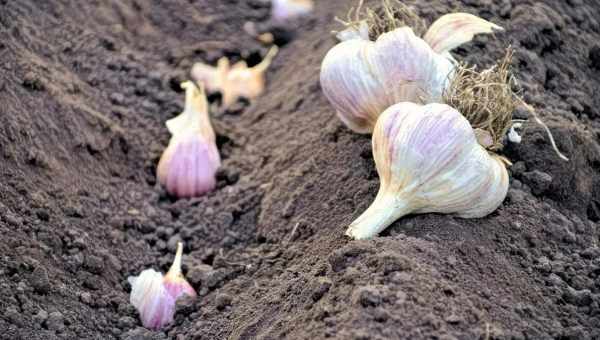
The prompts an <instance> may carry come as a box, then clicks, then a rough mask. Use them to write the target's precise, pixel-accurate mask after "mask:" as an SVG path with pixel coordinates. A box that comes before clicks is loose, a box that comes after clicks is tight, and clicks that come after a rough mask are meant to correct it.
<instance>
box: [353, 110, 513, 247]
mask: <svg viewBox="0 0 600 340" xmlns="http://www.w3.org/2000/svg"><path fill="white" fill-rule="evenodd" d="M373 156H374V159H375V165H376V167H377V172H378V174H379V178H380V187H379V192H378V193H377V196H376V198H375V201H374V202H373V203H372V204H371V206H370V207H369V208H368V209H367V210H366V211H365V212H364V213H363V214H362V215H360V216H359V217H358V218H357V219H356V220H355V221H354V222H352V224H351V225H350V227H349V228H348V230H347V232H346V235H348V236H350V237H352V238H354V239H368V238H371V237H374V236H376V235H377V234H379V233H380V232H381V231H382V230H384V229H385V228H387V227H388V226H389V225H390V224H392V223H393V222H394V221H396V220H397V219H399V218H400V217H402V216H404V215H407V214H418V213H432V212H433V213H446V214H450V213H454V214H456V215H458V216H459V217H463V218H477V217H483V216H486V215H488V214H489V213H491V212H492V211H494V210H495V209H496V208H498V206H499V205H500V204H501V203H502V201H503V200H504V198H505V197H506V193H507V191H508V172H507V170H506V165H505V164H506V163H507V162H508V161H506V160H505V159H503V158H502V157H500V156H497V155H493V154H490V153H488V152H487V151H486V150H485V149H484V147H482V146H481V145H480V144H479V142H478V141H477V137H476V135H475V132H474V131H473V128H472V127H471V125H470V124H469V122H468V121H467V120H466V119H465V118H464V117H463V116H462V115H461V114H460V113H459V112H458V111H456V110H455V109H453V108H451V107H450V106H448V105H445V104H428V105H420V104H414V103H407V102H404V103H399V104H396V105H393V106H391V107H390V108H388V109H387V110H386V111H385V112H383V113H382V114H381V116H380V118H379V120H378V121H377V124H376V126H375V130H374V131H373Z"/></svg>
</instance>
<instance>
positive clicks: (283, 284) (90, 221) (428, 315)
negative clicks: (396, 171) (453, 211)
mask: <svg viewBox="0 0 600 340" xmlns="http://www.w3.org/2000/svg"><path fill="white" fill-rule="evenodd" d="M407 3H408V4H412V5H414V6H415V8H416V9H417V11H418V13H419V14H420V15H422V16H423V17H424V18H425V19H427V20H428V22H432V20H433V19H435V18H437V17H438V16H440V15H441V14H444V13H447V12H449V11H453V10H461V11H466V12H470V13H474V14H477V15H480V16H482V17H484V18H486V19H489V20H492V21H494V22H495V23H498V24H500V25H502V26H503V27H505V28H506V31H505V32H503V33H499V34H496V36H495V37H491V36H481V37H477V38H476V39H475V41H474V42H473V43H471V44H469V45H466V46H465V47H461V48H459V49H457V50H456V51H455V56H456V57H457V58H458V59H461V60H465V61H468V62H471V63H474V64H476V65H479V66H480V67H485V66H487V65H490V64H491V63H492V62H493V61H494V60H496V59H499V58H501V57H502V56H503V54H504V49H505V48H506V47H507V46H508V45H512V47H513V48H514V49H515V60H514V67H515V71H516V72H517V75H518V78H519V80H520V82H521V85H522V88H523V90H522V91H523V92H522V93H523V95H524V98H525V99H526V100H527V101H528V102H529V103H531V104H532V105H534V106H535V107H536V108H537V109H538V110H539V115H540V116H541V117H542V118H543V119H544V121H545V122H546V123H547V124H548V125H549V127H550V129H551V131H552V133H553V134H554V137H555V138H556V140H557V143H558V147H559V149H560V150H561V151H563V152H564V153H565V154H566V155H567V156H568V157H569V158H570V161H569V162H564V161H562V160H561V159H559V158H558V157H557V156H556V154H555V153H554V152H553V150H552V148H551V146H550V143H549V140H548V138H547V136H546V134H545V132H544V130H543V129H542V128H541V127H540V126H538V125H536V124H535V123H534V122H528V123H526V124H525V127H524V131H523V134H522V135H523V142H522V143H521V144H511V145H508V146H507V147H506V148H505V149H504V155H505V156H507V157H508V158H509V159H510V160H511V161H512V162H513V166H512V167H511V168H510V173H511V185H510V191H509V194H508V196H507V199H506V200H505V201H504V203H503V204H502V206H501V207H500V208H499V209H498V210H497V211H496V212H494V213H493V214H491V215H489V216H487V217H485V218H481V219H472V220H466V219H460V218H456V217H453V216H448V215H436V214H427V215H419V216H410V217H405V218H402V219H401V220H399V221H397V222H396V223H394V224H393V225H392V226H391V227H390V228H388V229H387V230H386V231H385V232H384V233H383V234H382V235H381V236H380V237H377V238H375V239H374V240H370V241H350V240H349V239H347V238H346V237H345V236H344V230H345V228H346V227H347V226H348V224H349V223H350V222H351V221H352V220H353V219H354V218H356V217H357V216H358V215H359V214H360V213H361V212H362V211H363V210H364V209H365V208H366V207H367V206H368V205H369V204H370V202H371V201H372V200H373V198H374V197H375V194H376V191H377V188H378V184H379V181H378V178H377V173H376V171H375V167H374V163H373V158H372V155H371V149H370V139H369V137H368V136H361V135H356V134H354V133H352V132H351V131H350V130H348V129H347V128H346V127H344V126H343V124H342V123H341V122H340V121H339V120H338V119H337V118H336V117H335V114H334V112H333V109H332V108H331V106H330V105H329V104H328V102H327V100H326V99H325V97H324V96H323V95H322V92H321V90H320V87H319V67H320V62H321V60H322V59H323V57H324V55H325V53H326V52H327V50H328V49H330V48H331V47H332V46H333V45H334V44H335V40H334V39H333V37H332V35H331V34H330V32H331V31H332V30H335V29H339V26H338V25H337V24H336V23H335V21H334V17H335V16H340V17H343V16H344V15H345V13H346V11H347V10H348V9H349V7H350V6H352V5H355V1H353V0H347V1H346V0H344V1H318V3H317V6H316V9H315V11H314V13H313V15H312V16H311V17H308V18H304V19H302V20H300V21H299V22H297V23H294V28H293V29H291V28H286V29H282V28H274V27H273V25H272V24H271V23H269V6H270V5H269V2H268V1H264V0H247V1H236V0H227V1H224V0H202V1H194V0H189V1H184V0H173V1H158V0H149V1H136V0H131V1H121V0H105V1H75V0H54V1H36V0H19V1H10V0H8V1H7V0H1V1H0V61H1V62H0V158H1V160H0V232H1V233H2V237H1V239H0V330H1V332H0V338H2V339H45V340H49V339H131V340H133V339H166V338H172V339H283V338H285V339H325V338H332V339H357V340H358V339H446V340H449V339H486V340H488V339H515V340H517V339H519V340H521V339H523V340H525V339H561V340H566V339H573V340H575V339H600V248H599V247H598V243H599V242H600V229H599V222H600V147H599V141H600V110H598V107H599V106H600V96H598V92H599V91H600V23H599V22H598V18H600V6H598V2H597V1H596V0H566V1H555V0H544V1H529V0H502V1H490V0H463V1H454V0H440V1H430V2H425V1H407ZM248 22H250V23H254V26H255V28H256V29H257V30H259V31H267V30H271V31H273V32H274V33H275V36H276V42H277V43H278V44H280V45H281V47H282V49H281V51H280V54H279V55H278V57H277V58H276V59H275V61H274V65H273V66H272V67H271V68H270V69H269V72H268V75H267V76H268V86H267V91H266V93H265V94H264V95H263V96H262V97H260V98H258V99H256V100H253V101H251V102H249V101H243V100H242V101H240V102H238V103H236V105H235V106H234V107H232V108H230V109H228V110H223V109H219V108H218V102H219V96H218V95H212V96H211V97H210V100H211V102H212V106H211V107H212V108H211V114H212V117H213V122H214V125H215V130H216V132H217V135H218V138H217V139H218V145H219V149H220V151H221V153H222V157H223V167H222V169H221V170H220V172H219V181H218V183H219V184H218V189H217V190H215V191H214V192H212V193H210V194H208V195H206V196H204V197H200V198H194V199H180V200H177V199H174V198H172V197H169V196H168V195H167V194H166V193H165V191H164V189H162V188H161V187H160V185H158V184H157V181H156V177H155V168H156V164H157V162H158V159H159V157H160V155H161V152H162V150H163V149H164V148H165V146H166V144H167V142H168V140H169V134H168V132H167V130H166V128H165V127H164V122H165V121H166V120H167V119H169V118H171V117H173V116H174V115H176V114H177V113H178V112H180V111H181V110H182V103H183V93H182V91H181V89H180V88H179V86H178V84H179V82H180V81H182V80H184V79H186V78H187V72H188V71H189V69H190V67H191V65H192V64H193V63H194V62H198V61H204V62H207V63H216V61H217V59H218V58H219V57H221V56H227V57H230V58H232V60H234V61H235V60H241V59H244V60H247V61H248V62H249V64H255V63H257V62H259V61H260V59H261V56H262V55H264V54H265V53H266V51H267V50H268V48H269V47H268V46H265V45H262V44H261V43H260V42H258V41H257V40H256V39H254V38H253V37H252V36H250V35H249V34H248V33H247V31H246V30H244V26H245V25H246V26H248V24H247V23H248ZM515 114H516V116H517V117H521V118H527V113H526V111H524V110H519V111H517V112H516V113H515ZM179 240H183V241H184V243H185V253H186V255H185V256H184V272H185V273H186V276H187V278H188V280H189V281H190V283H191V284H192V285H193V286H194V288H195V289H196V290H197V291H198V293H199V299H197V300H195V301H190V300H185V299H184V300H182V301H180V302H178V311H177V314H176V318H175V322H174V323H173V324H172V325H170V326H169V327H167V328H166V329H163V330H162V331H160V332H151V331H149V330H146V329H144V328H143V327H141V324H140V322H139V319H138V316H137V313H136V311H135V310H134V309H133V307H132V306H131V305H130V304H129V301H128V298H129V290H130V287H129V284H128V283H127V277H128V276H129V275H137V274H138V273H139V272H140V271H141V270H143V269H146V268H155V269H157V270H161V271H163V272H164V271H166V270H167V269H168V266H169V265H170V262H171V261H172V257H173V252H174V248H175V245H176V243H177V242H178V241H179Z"/></svg>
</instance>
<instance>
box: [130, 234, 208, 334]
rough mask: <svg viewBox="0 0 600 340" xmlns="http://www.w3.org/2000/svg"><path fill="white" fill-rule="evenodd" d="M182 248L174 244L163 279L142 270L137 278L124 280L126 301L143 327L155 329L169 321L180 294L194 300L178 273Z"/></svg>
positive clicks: (132, 277)
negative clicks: (129, 303) (136, 313)
mask: <svg viewBox="0 0 600 340" xmlns="http://www.w3.org/2000/svg"><path fill="white" fill-rule="evenodd" d="M182 252H183V245H182V244H181V242H179V243H178V244H177V252H176V255H175V260H174V262H173V265H172V266H171V269H170V270H169V272H168V273H167V275H166V276H164V277H163V275H162V274H161V273H159V272H157V271H155V270H153V269H146V270H144V271H142V272H141V273H140V275H139V276H130V277H129V278H127V281H129V284H130V285H131V295H130V298H129V301H130V302H131V304H132V305H133V306H134V307H135V308H136V309H137V310H138V312H139V313H140V319H141V320H142V324H143V325H144V327H147V328H150V329H154V330H158V329H160V328H162V327H164V326H166V325H168V324H169V323H171V322H172V321H173V316H174V315H175V303H176V302H177V299H178V298H179V297H181V296H182V295H189V296H191V297H192V298H195V297H196V296H197V295H196V291H195V290H194V289H193V288H192V286H190V284H189V283H188V282H187V281H186V280H185V278H184V277H183V274H181V256H182Z"/></svg>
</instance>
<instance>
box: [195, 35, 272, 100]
mask: <svg viewBox="0 0 600 340" xmlns="http://www.w3.org/2000/svg"><path fill="white" fill-rule="evenodd" d="M278 51H279V49H278V47H277V46H273V47H271V49H270V50H269V52H268V53H267V55H265V57H264V59H263V60H262V61H261V62H260V63H259V64H257V65H255V66H253V67H248V64H246V62H245V61H239V62H237V63H235V64H234V65H233V66H231V64H230V62H229V59H227V57H223V58H221V59H219V61H218V62H217V66H216V67H214V66H211V65H207V64H204V63H196V64H194V65H193V66H192V70H191V71H190V75H191V76H192V79H194V80H195V81H196V82H198V84H201V85H204V86H205V87H206V89H207V90H208V91H209V92H221V95H222V97H223V99H222V103H223V106H224V107H225V108H227V107H229V106H231V105H232V104H233V103H235V102H236V100H238V98H247V99H254V98H257V97H258V96H260V95H261V94H262V93H263V92H264V90H265V83H266V81H265V73H266V71H267V69H268V68H269V66H270V65H271V62H272V61H273V58H275V56H276V55H277V52H278Z"/></svg>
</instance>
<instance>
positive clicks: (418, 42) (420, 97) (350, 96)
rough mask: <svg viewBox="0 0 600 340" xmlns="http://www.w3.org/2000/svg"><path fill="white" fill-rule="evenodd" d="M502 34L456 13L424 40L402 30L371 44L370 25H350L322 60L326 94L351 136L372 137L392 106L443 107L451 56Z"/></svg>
mask: <svg viewBox="0 0 600 340" xmlns="http://www.w3.org/2000/svg"><path fill="white" fill-rule="evenodd" d="M501 29H502V28H501V27H500V26H497V25H495V24H492V23H490V22H488V21H486V20H484V19H481V18H478V17H476V16H474V15H470V14H466V13H454V14H447V15H444V16H442V17H441V18H440V19H438V20H437V21H436V22H434V24H433V25H432V26H431V27H430V29H429V31H428V32H427V33H426V34H425V39H422V38H420V37H418V36H416V35H415V34H414V32H413V30H412V29H411V28H410V27H408V26H404V27H400V28H396V29H394V30H392V31H389V32H386V33H383V34H381V35H380V36H379V37H377V39H376V40H375V41H371V40H369V27H368V23H367V21H365V20H363V21H360V22H357V23H353V24H350V25H349V26H348V28H347V29H346V30H344V31H342V32H339V33H338V34H337V36H338V38H339V39H341V40H342V41H341V42H340V43H339V44H337V45H336V46H334V47H333V48H332V49H331V50H329V52H328V53H327V55H326V56H325V58H324V59H323V63H322V65H321V73H320V81H321V87H322V89H323V93H324V94H325V96H326V97H327V99H328V100H329V102H330V103H331V105H332V106H333V107H334V109H335V110H336V112H337V115H338V116H339V117H340V119H341V120H342V121H343V122H344V123H345V124H346V125H347V126H348V127H349V128H350V129H351V130H353V131H355V132H357V133H371V132H372V131H373V127H374V126H375V122H376V121H377V117H379V114H380V113H381V112H383V111H384V110H385V109H386V108H388V107H389V106H391V105H393V104H396V103H399V102H404V101H407V102H414V103H420V104H427V103H436V102H442V99H443V98H442V94H443V92H444V90H445V88H446V86H447V85H448V83H449V79H451V78H452V77H453V74H454V70H455V63H454V59H453V58H452V56H451V55H450V54H449V50H450V49H452V48H455V47H457V46H459V45H461V44H463V43H466V42H468V41H470V40H471V39H472V38H473V36H474V35H475V34H478V33H491V32H493V31H494V30H501ZM431 44H434V45H433V46H434V47H435V48H432V46H431Z"/></svg>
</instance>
